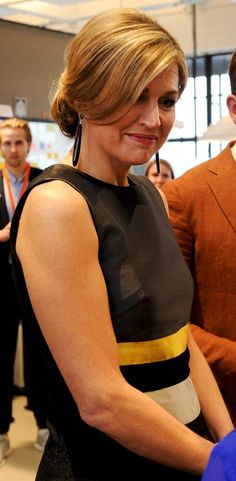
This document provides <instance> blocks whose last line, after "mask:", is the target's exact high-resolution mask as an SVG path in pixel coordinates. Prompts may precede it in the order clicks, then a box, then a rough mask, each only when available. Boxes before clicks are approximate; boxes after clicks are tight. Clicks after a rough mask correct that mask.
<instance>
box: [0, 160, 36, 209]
mask: <svg viewBox="0 0 236 481" xmlns="http://www.w3.org/2000/svg"><path fill="white" fill-rule="evenodd" d="M30 169H31V166H30V164H29V163H28V162H27V164H26V169H25V175H24V180H23V183H22V186H21V190H20V196H19V199H18V202H19V200H20V198H21V196H22V194H24V192H25V190H26V187H27V185H28V183H29V175H30ZM2 173H3V177H4V180H5V182H6V186H7V190H8V193H9V198H10V202H11V208H12V212H13V214H14V212H15V208H16V206H15V200H14V195H13V192H12V188H11V182H10V179H9V177H8V173H7V169H6V165H5V164H3V167H2Z"/></svg>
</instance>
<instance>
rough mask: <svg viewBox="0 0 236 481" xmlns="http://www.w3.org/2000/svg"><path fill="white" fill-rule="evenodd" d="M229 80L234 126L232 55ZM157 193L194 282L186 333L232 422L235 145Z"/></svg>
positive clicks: (235, 385)
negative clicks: (215, 383) (194, 343)
mask: <svg viewBox="0 0 236 481" xmlns="http://www.w3.org/2000/svg"><path fill="white" fill-rule="evenodd" d="M229 77H230V83H231V94H230V95H228V97H227V106H228V109H229V115H230V116H231V118H232V121H233V122H234V123H235V124H236V51H235V52H234V54H233V56H232V58H231V61H230V65H229ZM235 139H236V126H235ZM162 190H163V192H164V194H165V195H166V197H167V201H168V204H169V210H170V220H171V223H172V225H173V228H174V231H175V234H176V236H177V240H178V242H179V245H180V248H181V249H182V252H183V255H184V257H185V259H186V261H187V263H188V265H189V267H190V270H191V272H192V275H193V279H194V283H195V296H194V301H193V307H192V314H191V323H192V332H193V334H194V336H195V339H196V341H197V343H198V345H199V347H200V348H201V350H202V352H203V354H204V355H205V357H206V358H207V360H208V362H209V364H210V366H211V368H212V370H213V373H214V375H215V377H216V380H217V381H218V384H219V387H220V389H221V391H222V394H223V396H224V399H225V401H226V403H227V406H228V408H229V411H230V413H231V416H232V420H233V422H234V424H236V141H233V142H230V143H229V144H228V146H227V147H226V148H225V149H224V150H223V151H222V152H221V153H220V154H219V155H217V156H216V157H215V158H212V159H210V160H208V161H206V162H204V163H203V164H200V165H198V166H197V167H195V168H193V169H190V170H189V171H187V172H186V173H185V174H184V175H182V176H181V177H179V178H178V179H175V180H173V181H172V182H169V183H168V184H166V185H165V186H164V187H163V189H162ZM206 389H207V386H206ZM212 409H214V406H212Z"/></svg>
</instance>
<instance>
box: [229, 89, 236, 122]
mask: <svg viewBox="0 0 236 481" xmlns="http://www.w3.org/2000/svg"><path fill="white" fill-rule="evenodd" d="M227 106H228V109H229V115H230V117H231V119H232V121H233V122H234V123H235V124H236V95H233V94H231V95H228V97H227Z"/></svg>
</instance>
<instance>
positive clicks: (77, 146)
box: [72, 117, 82, 167]
mask: <svg viewBox="0 0 236 481" xmlns="http://www.w3.org/2000/svg"><path fill="white" fill-rule="evenodd" d="M81 137H82V123H81V118H80V117H79V125H78V127H77V131H76V135H75V143H74V149H73V157H72V163H73V166H74V167H76V165H77V164H78V160H79V153H80V146H81Z"/></svg>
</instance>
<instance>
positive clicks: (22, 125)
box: [0, 117, 32, 144]
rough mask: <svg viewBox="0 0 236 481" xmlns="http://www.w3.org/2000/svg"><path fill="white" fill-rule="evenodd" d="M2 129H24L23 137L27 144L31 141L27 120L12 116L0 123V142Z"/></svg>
mask: <svg viewBox="0 0 236 481" xmlns="http://www.w3.org/2000/svg"><path fill="white" fill-rule="evenodd" d="M3 129H23V130H24V131H25V138H26V140H27V142H28V143H29V144H31V142H32V134H31V130H30V128H29V124H28V122H26V120H23V119H19V118H18V117H12V118H11V119H6V120H4V121H3V122H2V123H1V124H0V143H1V131H2V130H3Z"/></svg>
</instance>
